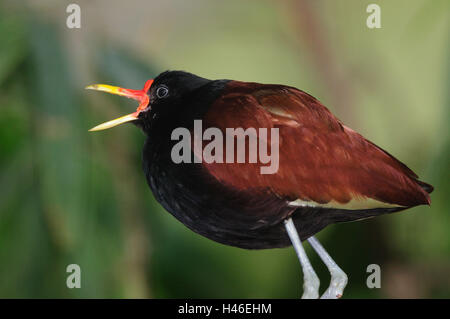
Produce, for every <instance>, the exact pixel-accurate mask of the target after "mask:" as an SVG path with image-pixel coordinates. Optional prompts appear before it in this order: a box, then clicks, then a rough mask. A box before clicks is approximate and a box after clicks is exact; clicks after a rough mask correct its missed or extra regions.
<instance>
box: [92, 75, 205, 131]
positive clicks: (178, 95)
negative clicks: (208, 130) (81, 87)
mask: <svg viewBox="0 0 450 319" xmlns="http://www.w3.org/2000/svg"><path fill="white" fill-rule="evenodd" d="M210 82H212V81H210V80H208V79H205V78H202V77H199V76H196V75H194V74H192V73H188V72H183V71H166V72H163V73H161V74H160V75H158V76H157V77H156V78H155V79H153V80H148V81H147V82H146V83H145V86H144V88H143V89H142V90H130V89H124V88H120V87H115V86H110V85H104V84H95V85H90V86H88V87H87V89H92V90H98V91H104V92H108V93H112V94H117V95H121V96H125V97H128V98H132V99H135V100H138V101H139V102H140V103H139V106H138V108H137V110H136V111H135V112H133V113H131V114H128V115H125V116H122V117H120V118H117V119H115V120H112V121H109V122H106V123H103V124H100V125H97V126H96V127H94V128H92V129H91V130H90V131H99V130H104V129H107V128H111V127H114V126H117V125H120V124H122V123H126V122H131V121H132V122H134V123H135V124H136V125H138V126H139V127H141V128H143V129H144V131H146V132H147V131H148V129H149V128H150V127H151V125H152V123H153V122H155V121H163V120H164V119H168V118H169V117H170V116H171V115H172V116H173V115H174V114H177V115H180V114H183V113H184V112H185V111H184V110H185V109H186V107H188V106H189V105H190V106H192V103H191V102H192V98H193V96H194V95H195V91H197V90H198V89H199V88H201V87H203V86H205V85H206V84H208V83H210Z"/></svg>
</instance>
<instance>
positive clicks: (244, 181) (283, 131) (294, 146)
mask: <svg viewBox="0 0 450 319" xmlns="http://www.w3.org/2000/svg"><path fill="white" fill-rule="evenodd" d="M203 123H204V127H217V128H219V129H220V130H221V131H222V132H223V133H224V134H225V132H226V128H239V127H241V128H243V129H247V128H256V129H259V128H267V129H270V128H278V129H279V168H278V171H277V172H276V173H274V174H261V171H260V167H261V166H266V165H267V164H263V163H261V162H259V161H258V162H257V163H248V162H246V163H210V164H208V163H204V166H205V168H206V169H207V170H208V172H209V173H210V174H211V175H213V176H214V177H215V178H216V179H217V180H219V181H220V182H221V183H224V184H226V185H229V186H230V187H233V188H236V189H241V190H249V189H253V188H254V189H268V190H270V191H271V192H273V193H274V194H276V195H277V196H279V197H282V198H286V200H288V201H290V202H291V204H292V205H298V206H320V207H329V208H342V209H370V208H384V207H398V206H403V207H410V206H415V205H420V204H429V203H430V198H429V195H428V193H427V191H426V190H425V189H428V190H429V191H431V190H432V187H431V186H430V185H428V184H426V183H423V182H420V181H418V180H417V175H415V174H414V172H412V171H411V170H410V169H409V168H408V167H406V165H404V164H403V163H401V162H400V161H398V160H397V159H395V158H394V157H393V156H391V155H390V154H388V153H387V152H385V151H384V150H382V149H381V148H379V147H378V146H376V145H375V144H373V143H371V142H370V141H368V140H366V139H365V138H364V137H362V136H361V135H360V134H358V133H356V132H355V131H353V130H352V129H350V128H348V127H346V126H345V125H343V124H342V123H341V122H340V121H339V120H338V119H337V118H336V117H335V116H334V115H333V114H332V113H331V112H330V111H329V110H328V109H327V108H326V107H325V106H323V105H322V104H321V103H320V102H319V101H318V100H316V99H315V98H314V97H312V96H310V95H309V94H307V93H305V92H302V91H300V90H297V89H295V88H291V87H286V86H281V85H264V84H257V83H245V82H238V81H231V82H229V83H228V85H227V87H226V89H225V90H224V92H223V94H222V95H221V96H220V97H219V98H218V99H217V100H216V101H215V102H214V104H213V105H212V106H211V108H210V109H209V111H208V112H207V113H206V114H205V116H204V118H203ZM267 143H268V144H270V138H269V139H268V141H267Z"/></svg>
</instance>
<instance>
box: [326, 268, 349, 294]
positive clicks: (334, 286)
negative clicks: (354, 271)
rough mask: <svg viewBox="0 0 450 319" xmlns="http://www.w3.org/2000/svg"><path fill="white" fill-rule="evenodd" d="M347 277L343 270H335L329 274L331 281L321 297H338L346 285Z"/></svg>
mask: <svg viewBox="0 0 450 319" xmlns="http://www.w3.org/2000/svg"><path fill="white" fill-rule="evenodd" d="M347 282H348V277H347V275H346V274H345V273H344V272H337V273H335V274H333V275H332V276H331V282H330V286H329V287H328V289H327V290H326V291H325V293H324V294H323V295H322V297H321V299H338V298H341V297H342V295H343V294H344V289H345V286H347Z"/></svg>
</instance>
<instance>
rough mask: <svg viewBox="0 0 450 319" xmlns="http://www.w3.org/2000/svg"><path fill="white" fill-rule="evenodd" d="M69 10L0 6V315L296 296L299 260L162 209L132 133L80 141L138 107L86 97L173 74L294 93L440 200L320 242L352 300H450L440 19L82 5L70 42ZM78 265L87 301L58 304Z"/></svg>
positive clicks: (233, 6) (349, 9)
mask: <svg viewBox="0 0 450 319" xmlns="http://www.w3.org/2000/svg"><path fill="white" fill-rule="evenodd" d="M71 2H72V1H56V0H54V1H49V0H41V1H5V0H3V1H0V39H1V44H0V108H1V109H0V110H1V112H0V145H1V153H0V165H1V166H0V167H1V171H0V297H3V298H5V297H19V298H24V297H30V298H48V297H58V298H75V297H86V298H102V297H111V298H123V297H125V298H228V297H233V298H235V297H236V298H297V297H299V296H300V295H301V292H302V274H301V268H300V266H299V263H298V261H297V258H296V256H295V253H294V250H293V249H292V248H286V249H273V250H263V251H247V250H242V249H237V248H233V247H227V246H224V245H221V244H218V243H215V242H212V241H210V240H208V239H205V238H203V237H200V236H199V235H197V234H195V233H193V232H191V231H189V230H188V229H187V228H185V227H184V226H183V225H182V224H180V223H179V222H178V221H176V220H175V219H174V218H173V217H172V216H171V215H170V214H168V213H167V212H165V211H164V210H163V209H162V208H161V206H160V205H159V204H158V203H156V202H155V200H154V198H153V195H152V194H151V192H150V190H149V189H148V187H147V185H146V181H145V178H144V175H143V173H142V170H141V148H142V145H143V142H144V136H143V134H142V133H141V132H140V131H138V130H137V129H136V128H134V127H133V126H132V125H124V126H121V127H118V128H115V129H113V130H109V131H105V132H100V133H96V134H91V133H88V131H87V130H88V129H89V128H90V127H92V126H94V125H96V124H98V123H101V122H104V121H106V120H110V119H112V118H115V117H117V116H119V115H122V114H126V113H129V112H130V110H133V109H135V108H136V106H137V104H136V103H134V102H132V101H128V100H126V99H123V98H118V97H114V96H107V95H106V94H101V93H93V92H89V91H86V90H84V86H86V85H88V84H92V83H109V84H113V85H119V86H123V87H128V88H136V89H139V88H141V87H142V86H143V84H144V82H145V81H146V80H147V79H150V78H153V77H155V76H156V75H157V74H158V73H160V72H162V71H165V70H167V69H171V70H176V69H181V70H186V71H190V72H193V73H196V74H198V75H201V76H204V77H208V78H213V79H215V78H230V79H238V80H244V81H257V82H263V83H282V84H287V85H292V86H295V87H298V88H301V89H303V90H305V91H307V92H309V93H311V94H312V95H314V96H315V97H317V98H318V99H319V100H321V101H322V102H323V103H324V104H325V105H327V106H328V108H329V109H330V110H331V111H332V112H333V113H335V114H336V115H337V116H338V117H339V118H340V119H341V120H342V121H343V122H344V123H346V124H347V125H349V126H350V127H352V128H353V129H355V130H357V131H359V132H360V133H362V134H363V135H364V136H365V137H367V138H369V139H370V140H372V141H373V142H375V143H376V144H378V145H380V146H381V147H383V148H385V149H386V150H387V151H388V152H390V153H392V154H393V155H395V156H396V157H398V158H399V159H400V160H402V161H403V162H405V163H406V164H407V165H408V166H409V167H410V168H412V169H413V170H414V171H415V172H416V173H418V174H419V175H420V177H421V179H423V180H424V181H426V182H429V183H431V184H433V185H434V186H435V191H434V193H433V194H432V196H431V198H432V206H431V207H417V208H414V209H411V210H408V211H406V212H402V213H399V214H394V215H390V216H385V217H379V218H377V219H372V220H367V221H361V222H356V223H348V224H340V225H333V226H330V227H328V228H327V229H325V230H324V231H322V232H321V233H320V234H319V235H318V238H319V239H321V240H322V243H323V245H324V246H325V247H326V248H327V249H328V251H329V252H330V254H331V255H332V256H333V257H334V258H335V260H336V261H337V262H338V263H339V265H341V267H342V268H343V269H344V270H345V271H346V272H347V274H348V275H349V285H348V286H347V289H346V291H345V294H344V297H345V298H382V297H384V298H386V297H388V298H399V297H400V298H418V297H425V298H439V297H440V298H442V297H446V298H449V297H450V234H449V232H450V209H449V208H448V207H449V203H448V202H447V201H448V200H449V199H448V195H449V194H450V182H449V181H450V178H449V177H450V176H449V172H450V170H449V163H450V161H449V160H450V134H449V133H450V132H449V128H448V127H449V126H448V125H449V118H450V90H449V88H450V45H449V44H450V42H449V39H450V32H449V30H450V2H449V1H447V0H433V1H425V0H414V1H412V0H403V1H400V0H396V1H387V0H386V1H375V0H373V1H361V0H354V1H345V2H343V1H333V0H321V1H260V0H258V1H238V0H228V1H209V0H199V1H189V2H188V1H183V0H171V1H144V0H142V1H106V0H103V1H100V0H98V1H87V0H78V1H74V2H76V3H77V4H79V5H80V7H81V29H69V28H67V26H66V18H67V16H68V13H66V7H67V5H68V4H69V3H71ZM370 3H377V4H379V5H380V7H381V19H382V28H381V29H368V28H367V27H366V18H367V16H368V15H369V14H368V13H366V7H367V5H368V4H370ZM305 246H308V245H307V244H306V245H305ZM307 252H308V254H309V256H310V258H311V260H312V263H313V265H314V266H315V268H316V269H317V271H318V275H319V277H320V278H321V281H322V286H321V291H323V290H324V289H325V288H326V287H327V286H328V280H329V275H328V273H327V270H326V268H325V267H324V266H323V265H322V263H321V262H320V260H319V259H318V257H317V256H316V255H315V254H314V252H313V251H312V250H311V249H310V248H309V247H307ZM72 263H75V264H78V265H80V267H81V271H82V279H81V289H68V288H67V287H66V278H67V276H68V274H67V273H66V267H67V265H69V264H72ZM373 263H375V264H379V265H380V266H381V288H380V289H368V288H367V286H366V278H367V276H368V274H367V273H366V267H367V266H368V265H369V264H373Z"/></svg>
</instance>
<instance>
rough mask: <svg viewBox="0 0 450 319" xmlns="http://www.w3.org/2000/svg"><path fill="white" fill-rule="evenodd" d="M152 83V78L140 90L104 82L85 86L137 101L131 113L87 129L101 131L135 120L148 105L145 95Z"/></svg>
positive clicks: (148, 99) (147, 98)
mask: <svg viewBox="0 0 450 319" xmlns="http://www.w3.org/2000/svg"><path fill="white" fill-rule="evenodd" d="M152 83H153V80H148V81H147V82H146V83H145V86H144V88H143V89H142V90H131V89H124V88H121V87H118V86H112V85H106V84H94V85H89V86H87V87H86V89H88V90H96V91H103V92H107V93H111V94H115V95H120V96H125V97H128V98H130V99H134V100H137V101H139V106H138V108H137V109H136V112H133V113H131V114H128V115H125V116H121V117H119V118H117V119H114V120H111V121H108V122H105V123H102V124H100V125H97V126H95V127H93V128H91V129H90V130H89V131H91V132H92V131H101V130H106V129H108V128H111V127H114V126H117V125H120V124H123V123H126V122H131V121H136V120H137V119H138V116H139V113H140V112H141V111H142V110H144V109H145V108H147V107H148V104H149V101H150V98H149V97H148V95H147V92H148V90H149V89H150V87H151V85H152Z"/></svg>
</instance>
